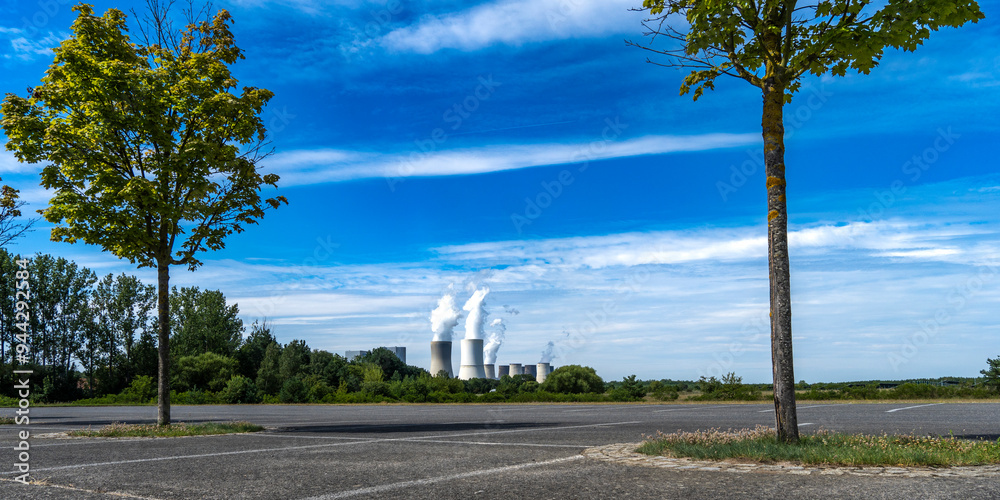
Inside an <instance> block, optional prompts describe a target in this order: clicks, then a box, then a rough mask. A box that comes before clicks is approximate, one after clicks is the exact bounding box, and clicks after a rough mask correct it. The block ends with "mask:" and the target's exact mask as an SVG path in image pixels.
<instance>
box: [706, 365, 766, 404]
mask: <svg viewBox="0 0 1000 500" xmlns="http://www.w3.org/2000/svg"><path fill="white" fill-rule="evenodd" d="M698 383H699V385H701V391H702V394H701V395H699V396H696V397H693V398H691V399H693V400H695V401H757V400H759V399H760V397H761V396H760V393H759V392H757V389H756V388H755V387H754V386H752V385H744V384H743V377H737V376H736V374H735V373H732V372H730V373H727V374H725V375H723V376H722V380H721V381H720V380H719V379H717V378H715V377H709V378H707V379H706V378H705V377H704V376H703V377H701V380H699V381H698Z"/></svg>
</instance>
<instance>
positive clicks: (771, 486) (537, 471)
mask: <svg viewBox="0 0 1000 500" xmlns="http://www.w3.org/2000/svg"><path fill="white" fill-rule="evenodd" d="M155 411H156V410H155V408H152V407H124V408H108V407H102V408H33V409H32V410H31V425H30V426H29V427H28V429H29V430H30V431H31V433H32V434H33V435H38V434H43V433H51V432H59V431H64V430H68V429H79V428H86V427H88V426H94V427H98V426H102V425H105V424H108V423H111V422H128V423H152V422H154V418H155ZM12 414H13V410H11V409H0V416H9V415H12ZM173 417H174V420H175V421H185V422H203V421H226V420H234V419H241V420H249V421H251V422H254V423H258V424H261V425H264V426H266V427H268V428H269V430H268V431H266V432H264V433H257V434H250V435H225V436H203V437H189V438H174V439H49V438H32V440H31V441H30V445H31V458H30V465H31V479H32V480H33V481H36V484H32V485H27V486H25V485H22V484H19V483H14V482H12V481H11V479H12V478H13V477H14V476H15V472H14V470H13V466H12V465H7V466H5V467H4V468H5V469H6V470H7V471H8V472H5V473H0V479H3V480H2V481H0V498H3V499H20V498H52V499H70V498H72V499H92V498H94V499H96V498H102V499H104V498H156V499H167V498H199V499H201V498H204V499H209V498H211V499H214V498H219V499H230V498H275V499H279V498H280V499H336V498H360V499H364V498H371V499H375V498H378V499H394V498H400V499H402V498H406V499H411V498H417V499H419V498H435V499H450V498H463V499H464V498H473V497H474V498H484V499H492V498H518V497H521V498H524V497H530V498H538V499H543V498H553V499H554V498H560V499H563V498H581V499H606V498H713V499H714V498H765V497H772V498H773V497H779V496H780V497H784V498H831V497H836V498H906V499H913V498H1000V481H997V479H996V478H960V479H958V478H955V479H952V478H905V477H859V476H797V475H790V474H774V473H747V474H733V473H721V472H712V471H677V470H662V469H652V468H646V467H635V466H622V465H615V464H610V463H606V462H600V461H596V460H592V459H588V458H583V457H582V456H581V455H580V452H581V451H582V450H583V449H584V448H587V447H590V446H595V445H601V444H607V443H615V442H634V441H639V440H641V439H642V436H643V435H644V434H645V435H648V434H653V433H655V432H656V431H657V430H662V431H666V432H669V431H675V430H695V429H707V428H712V427H716V428H722V429H726V428H744V427H753V426H754V425H757V424H760V425H771V424H772V423H773V416H772V410H771V408H770V406H769V405H579V404H574V405H490V406H480V405H475V406H473V405H412V406H179V407H175V408H174V409H173ZM799 422H800V424H801V430H802V431H803V432H809V431H811V430H813V429H819V428H824V429H830V430H836V431H845V432H847V431H849V432H867V433H881V432H889V433H910V432H914V433H917V434H944V435H947V434H953V435H955V436H963V437H985V438H989V439H997V438H998V437H1000V404H996V403H982V404H922V405H921V404H895V405H888V404H850V405H834V404H800V405H799ZM22 429H23V427H19V426H13V425H5V426H0V449H2V450H4V451H2V452H0V462H3V463H6V464H12V463H13V461H14V460H15V451H14V449H13V448H14V447H15V446H16V444H17V439H16V432H17V431H20V430H22Z"/></svg>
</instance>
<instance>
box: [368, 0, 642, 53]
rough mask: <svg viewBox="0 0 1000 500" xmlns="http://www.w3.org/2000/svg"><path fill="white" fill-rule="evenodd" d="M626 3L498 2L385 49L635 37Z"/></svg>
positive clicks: (431, 24)
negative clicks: (628, 34) (622, 35)
mask: <svg viewBox="0 0 1000 500" xmlns="http://www.w3.org/2000/svg"><path fill="white" fill-rule="evenodd" d="M635 6H636V5H635V3H633V2H629V1H626V0H613V1H600V0H499V1H496V2H491V3H486V4H482V5H478V6H476V7H472V8H470V9H467V10H464V11H461V12H455V13H451V14H447V15H442V16H433V17H425V18H423V19H421V20H420V21H419V22H418V23H417V24H415V25H411V26H407V27H405V28H400V29H397V30H395V31H392V32H390V33H388V34H387V35H385V36H384V37H382V40H381V43H382V45H383V46H385V47H387V48H389V49H391V50H396V51H400V52H416V53H420V54H430V53H433V52H436V51H438V50H441V49H458V50H465V51H473V50H478V49H482V48H484V47H488V46H490V45H494V44H505V45H515V46H516V45H520V44H523V43H528V42H540V41H547V40H561V39H569V38H589V37H598V36H604V35H608V34H611V33H631V32H636V31H637V30H638V29H639V28H640V24H639V22H640V21H641V19H642V18H643V15H642V14H641V13H637V12H630V11H629V9H630V8H632V7H635Z"/></svg>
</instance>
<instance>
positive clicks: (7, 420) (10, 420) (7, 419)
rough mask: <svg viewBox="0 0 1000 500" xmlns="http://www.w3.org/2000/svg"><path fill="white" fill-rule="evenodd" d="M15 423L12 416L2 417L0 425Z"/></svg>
mask: <svg viewBox="0 0 1000 500" xmlns="http://www.w3.org/2000/svg"><path fill="white" fill-rule="evenodd" d="M13 423H14V419H13V418H11V417H0V425H11V424H13Z"/></svg>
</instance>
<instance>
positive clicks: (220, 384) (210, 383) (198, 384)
mask: <svg viewBox="0 0 1000 500" xmlns="http://www.w3.org/2000/svg"><path fill="white" fill-rule="evenodd" d="M238 367H239V363H238V362H237V361H236V360H235V359H233V358H229V357H226V356H222V355H219V354H216V353H214V352H205V353H202V354H199V355H197V356H181V357H180V358H179V359H178V360H177V364H176V366H175V367H174V370H173V371H174V376H173V380H172V386H173V387H175V388H177V390H182V391H183V390H190V389H202V390H204V389H208V390H209V391H221V390H222V389H223V388H224V387H225V386H226V383H227V382H229V379H230V378H232V376H233V375H234V374H235V373H236V370H237V368H238Z"/></svg>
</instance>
